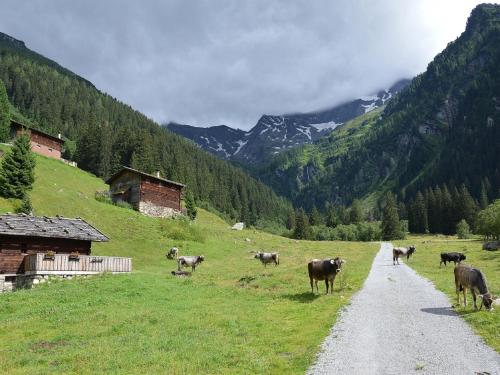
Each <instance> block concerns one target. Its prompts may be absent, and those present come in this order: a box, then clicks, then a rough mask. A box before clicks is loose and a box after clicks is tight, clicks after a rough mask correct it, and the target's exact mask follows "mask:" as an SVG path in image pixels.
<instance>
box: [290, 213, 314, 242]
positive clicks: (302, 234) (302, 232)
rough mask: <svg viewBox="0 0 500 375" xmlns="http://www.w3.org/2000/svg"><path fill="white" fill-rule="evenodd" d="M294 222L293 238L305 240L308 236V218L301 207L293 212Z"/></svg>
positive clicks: (309, 229) (309, 231)
mask: <svg viewBox="0 0 500 375" xmlns="http://www.w3.org/2000/svg"><path fill="white" fill-rule="evenodd" d="M295 217H296V223H295V230H294V232H293V236H294V238H297V239H299V240H306V239H308V238H309V237H310V233H311V228H310V227H309V219H308V217H307V214H306V212H305V211H304V209H303V208H301V209H300V210H298V211H297V213H296V214H295Z"/></svg>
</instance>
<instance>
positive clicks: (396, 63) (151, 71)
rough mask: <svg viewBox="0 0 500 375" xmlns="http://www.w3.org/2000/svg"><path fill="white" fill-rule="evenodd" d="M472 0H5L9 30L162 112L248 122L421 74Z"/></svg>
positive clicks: (209, 121) (460, 24) (460, 26)
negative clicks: (264, 115) (262, 116)
mask: <svg viewBox="0 0 500 375" xmlns="http://www.w3.org/2000/svg"><path fill="white" fill-rule="evenodd" d="M478 3H480V2H479V1H469V0H412V1H401V0H336V1H332V0H303V1H299V0H282V1H274V0H252V1H250V0H248V1H247V0H231V1H229V0H206V1H204V0H199V1H197V0H192V1H186V0H163V1H161V0H158V1H156V0H148V1H133V0H130V1H126V0H82V1H78V2H77V1H67V0H43V1H42V0H32V1H19V0H4V1H2V17H1V21H0V31H1V32H4V33H6V34H9V35H11V36H13V37H15V38H17V39H20V40H23V41H24V42H25V43H26V45H27V47H28V48H30V49H32V50H34V51H36V52H38V53H41V54H42V55H44V56H46V57H48V58H50V59H53V60H55V61H56V62H58V63H59V64H60V65H62V66H64V67H66V68H68V69H70V70H72V71H73V72H75V73H77V74H79V75H81V76H82V77H84V78H86V79H88V80H89V81H91V82H92V83H93V84H94V85H95V86H96V87H97V88H98V89H100V90H101V91H104V92H106V93H108V94H110V95H112V96H113V97H115V98H117V99H119V100H121V101H123V102H125V103H127V104H129V105H131V106H132V107H133V108H135V109H137V110H139V111H141V112H143V113H144V114H146V115H147V116H148V117H150V118H152V119H154V120H155V121H157V122H159V123H166V122H170V121H174V122H178V123H183V124H190V125H195V126H213V125H220V124H225V125H228V126H231V127H236V128H241V129H249V128H251V127H252V126H254V125H255V123H256V122H257V120H258V119H259V118H260V116H261V115H262V114H275V115H278V114H284V113H297V112H309V111H314V110H319V109H325V108H329V107H333V106H334V105H337V104H340V103H343V102H346V101H348V100H351V99H354V98H356V97H360V96H365V95H369V94H373V93H375V92H377V91H379V89H383V88H387V87H389V86H391V85H392V84H393V83H394V82H396V81H397V80H398V79H400V78H412V77H414V76H415V75H417V74H418V73H421V72H423V71H425V69H426V66H427V64H428V63H429V62H430V61H431V60H432V59H433V57H434V56H435V55H436V54H437V53H439V52H440V51H442V50H443V49H444V48H445V47H446V45H447V44H448V42H450V41H453V40H454V39H456V38H457V37H458V36H459V35H460V33H461V32H463V31H464V29H465V24H466V20H467V17H468V15H469V14H470V12H471V10H472V9H473V8H474V6H475V5H477V4H478Z"/></svg>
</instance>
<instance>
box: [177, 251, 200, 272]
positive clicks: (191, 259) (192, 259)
mask: <svg viewBox="0 0 500 375" xmlns="http://www.w3.org/2000/svg"><path fill="white" fill-rule="evenodd" d="M204 260H205V257H204V256H203V255H195V256H182V257H179V258H178V259H177V265H178V267H177V269H178V270H179V271H180V270H181V266H182V267H191V270H192V271H193V272H194V271H195V270H196V266H197V265H198V264H200V263H201V262H203V261H204Z"/></svg>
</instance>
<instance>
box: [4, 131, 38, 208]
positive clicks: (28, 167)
mask: <svg viewBox="0 0 500 375" xmlns="http://www.w3.org/2000/svg"><path fill="white" fill-rule="evenodd" d="M34 182H35V158H34V156H33V152H32V151H31V143H30V138H29V136H28V135H27V134H24V135H22V136H19V137H17V138H16V140H15V142H14V146H13V147H12V149H11V150H10V151H9V152H8V153H7V155H6V156H5V158H4V159H3V160H2V166H1V170H0V194H1V195H2V196H3V197H5V198H18V199H22V198H23V197H24V195H25V194H26V192H27V191H29V190H31V189H32V187H33V183H34Z"/></svg>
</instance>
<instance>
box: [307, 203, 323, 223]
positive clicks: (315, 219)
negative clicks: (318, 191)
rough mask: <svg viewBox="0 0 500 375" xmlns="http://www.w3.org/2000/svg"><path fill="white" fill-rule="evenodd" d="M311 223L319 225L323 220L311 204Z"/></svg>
mask: <svg viewBox="0 0 500 375" xmlns="http://www.w3.org/2000/svg"><path fill="white" fill-rule="evenodd" d="M310 222H311V225H321V224H322V222H323V220H322V219H321V214H320V213H319V211H318V209H317V208H316V206H313V208H312V210H311V220H310Z"/></svg>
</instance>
